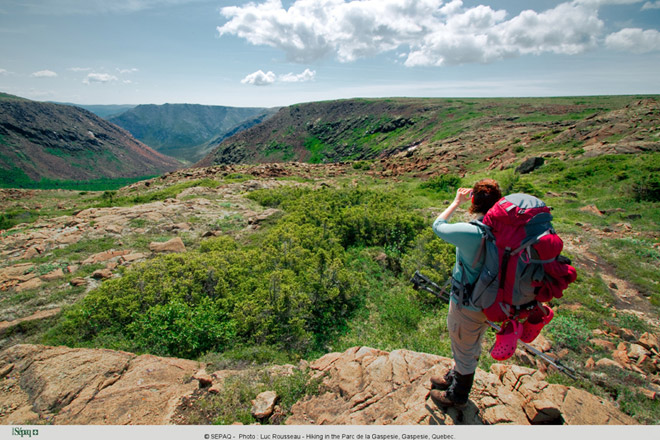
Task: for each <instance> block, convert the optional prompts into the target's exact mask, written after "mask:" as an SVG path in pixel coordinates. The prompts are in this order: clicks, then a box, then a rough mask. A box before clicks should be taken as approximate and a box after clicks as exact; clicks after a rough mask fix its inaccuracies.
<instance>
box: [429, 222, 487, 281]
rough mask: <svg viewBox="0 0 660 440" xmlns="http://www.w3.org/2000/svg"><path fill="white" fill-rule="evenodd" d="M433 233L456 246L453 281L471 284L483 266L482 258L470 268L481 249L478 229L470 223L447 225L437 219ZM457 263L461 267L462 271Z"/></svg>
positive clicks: (480, 235) (480, 234)
mask: <svg viewBox="0 0 660 440" xmlns="http://www.w3.org/2000/svg"><path fill="white" fill-rule="evenodd" d="M433 232H435V234H436V235H437V236H438V237H440V238H442V239H443V240H444V241H446V242H447V243H451V244H453V245H454V246H456V264H455V265H454V270H453V274H452V276H453V277H454V279H455V280H456V281H459V282H467V283H469V284H473V283H474V282H475V281H476V280H477V278H478V277H479V272H480V271H481V266H482V265H483V256H482V257H481V258H480V261H477V264H476V265H475V266H472V264H473V263H474V262H475V261H474V260H475V258H476V257H477V254H478V253H479V249H480V248H481V237H482V233H481V230H480V229H479V227H477V226H475V225H472V224H470V223H447V220H443V219H441V218H440V217H438V218H437V219H436V220H435V221H434V222H433ZM459 262H460V263H461V264H462V266H463V268H462V269H461V265H460V264H459ZM463 276H465V280H463Z"/></svg>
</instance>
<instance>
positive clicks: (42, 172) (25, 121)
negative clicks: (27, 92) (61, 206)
mask: <svg viewBox="0 0 660 440" xmlns="http://www.w3.org/2000/svg"><path fill="white" fill-rule="evenodd" d="M180 167H181V165H180V163H179V162H178V161H177V160H175V159H173V158H171V157H168V156H165V155H163V154H161V153H158V152H156V151H155V150H153V149H151V148H149V147H147V146H146V145H144V144H142V143H141V142H139V141H137V140H135V139H134V138H133V137H132V136H131V135H130V133H128V132H127V131H125V130H123V129H121V128H119V127H117V126H115V125H113V124H111V123H109V122H107V121H105V120H104V119H101V118H99V117H97V116H96V115H94V114H93V113H91V112H88V111H87V110H83V109H81V108H78V107H71V106H67V105H60V104H51V103H42V102H36V101H29V100H24V99H10V98H7V96H6V95H3V96H2V97H0V170H1V172H2V176H1V177H0V184H1V185H2V186H3V187H12V186H17V187H25V186H28V187H29V185H30V184H33V183H34V182H35V181H40V180H42V179H44V178H45V179H51V180H94V179H101V178H107V179H113V178H120V177H143V176H153V175H158V174H161V173H163V172H167V171H172V170H175V169H177V168H180Z"/></svg>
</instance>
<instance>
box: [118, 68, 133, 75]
mask: <svg viewBox="0 0 660 440" xmlns="http://www.w3.org/2000/svg"><path fill="white" fill-rule="evenodd" d="M137 71H138V69H136V68H132V69H119V68H117V72H119V73H120V74H122V75H124V74H126V73H135V72H137Z"/></svg>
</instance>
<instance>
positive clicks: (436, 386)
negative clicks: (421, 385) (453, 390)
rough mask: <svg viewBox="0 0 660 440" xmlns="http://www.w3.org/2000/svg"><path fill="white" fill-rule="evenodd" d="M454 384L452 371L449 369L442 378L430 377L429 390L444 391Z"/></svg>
mask: <svg viewBox="0 0 660 440" xmlns="http://www.w3.org/2000/svg"><path fill="white" fill-rule="evenodd" d="M453 382H454V370H453V369H451V370H449V371H447V372H446V373H445V375H444V376H442V377H441V376H431V389H432V390H441V391H444V390H446V389H449V387H450V386H451V384H452V383H453Z"/></svg>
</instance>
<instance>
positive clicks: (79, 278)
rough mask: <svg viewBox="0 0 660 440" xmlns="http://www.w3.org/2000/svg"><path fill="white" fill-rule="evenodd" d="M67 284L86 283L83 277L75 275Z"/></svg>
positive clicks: (82, 284) (77, 284) (78, 284)
mask: <svg viewBox="0 0 660 440" xmlns="http://www.w3.org/2000/svg"><path fill="white" fill-rule="evenodd" d="M69 284H71V285H72V286H76V287H77V286H84V285H85V284H87V280H85V279H84V278H81V277H76V278H74V279H72V280H71V281H69Z"/></svg>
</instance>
